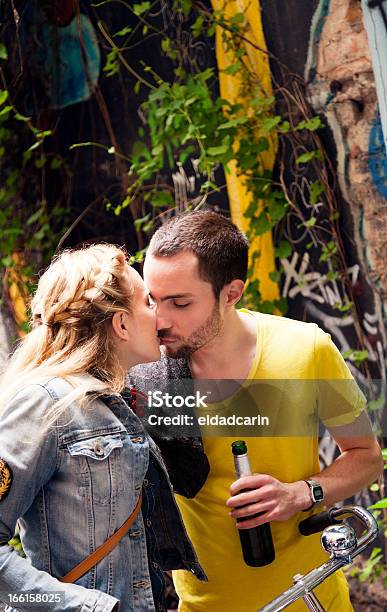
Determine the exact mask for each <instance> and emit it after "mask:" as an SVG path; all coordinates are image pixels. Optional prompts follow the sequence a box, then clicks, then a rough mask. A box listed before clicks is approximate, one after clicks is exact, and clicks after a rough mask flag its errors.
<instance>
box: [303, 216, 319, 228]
mask: <svg viewBox="0 0 387 612" xmlns="http://www.w3.org/2000/svg"><path fill="white" fill-rule="evenodd" d="M316 221H317V219H316V217H311V218H310V219H308V220H307V221H305V223H304V224H303V225H305V227H313V226H314V225H316Z"/></svg>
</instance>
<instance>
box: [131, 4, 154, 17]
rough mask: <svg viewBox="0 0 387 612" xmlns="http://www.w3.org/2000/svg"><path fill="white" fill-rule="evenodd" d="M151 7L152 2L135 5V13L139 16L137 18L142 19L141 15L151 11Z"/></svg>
mask: <svg viewBox="0 0 387 612" xmlns="http://www.w3.org/2000/svg"><path fill="white" fill-rule="evenodd" d="M150 7H151V3H150V2H140V3H139V4H133V13H134V14H135V15H137V17H140V16H141V15H143V14H144V13H146V12H147V11H149V9H150Z"/></svg>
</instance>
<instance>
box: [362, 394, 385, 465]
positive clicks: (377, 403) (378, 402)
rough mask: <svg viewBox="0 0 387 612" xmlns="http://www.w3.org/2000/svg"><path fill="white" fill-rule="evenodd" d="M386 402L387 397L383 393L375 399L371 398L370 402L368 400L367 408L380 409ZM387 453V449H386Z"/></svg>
mask: <svg viewBox="0 0 387 612" xmlns="http://www.w3.org/2000/svg"><path fill="white" fill-rule="evenodd" d="M385 403H386V398H385V397H384V395H381V396H380V397H378V399H375V400H371V401H370V402H368V404H367V409H368V410H371V411H374V410H380V409H381V408H384V406H385ZM384 450H385V451H386V453H387V449H384Z"/></svg>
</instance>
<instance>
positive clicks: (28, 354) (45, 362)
mask: <svg viewBox="0 0 387 612" xmlns="http://www.w3.org/2000/svg"><path fill="white" fill-rule="evenodd" d="M127 271H128V263H127V257H126V254H125V252H124V251H123V250H122V249H119V248H117V247H115V246H113V245H109V244H96V245H93V246H88V247H84V248H81V249H77V250H66V251H64V252H62V253H61V254H60V255H58V256H57V257H55V258H54V260H53V261H52V263H51V265H50V266H49V268H48V269H47V270H46V271H45V272H44V274H43V275H42V276H41V278H40V279H39V283H38V287H37V290H36V293H35V295H34V297H33V299H32V302H31V327H32V330H31V331H30V333H29V334H27V335H26V336H25V337H24V338H23V339H22V340H21V342H20V344H19V346H18V348H17V349H16V351H15V352H14V354H13V356H12V357H11V359H10V362H9V365H8V367H7V368H6V370H5V372H4V375H3V377H2V381H1V386H0V398H1V399H0V402H1V406H0V407H4V406H5V405H6V403H7V401H8V400H9V399H10V398H11V397H12V396H13V395H15V393H16V392H17V391H18V390H20V389H22V388H23V387H25V386H27V385H28V384H30V383H33V382H37V381H42V380H45V379H48V378H51V377H55V376H59V377H62V378H65V379H66V380H68V381H69V382H70V383H71V384H72V386H73V387H74V392H72V393H70V394H69V396H67V397H66V398H65V400H64V401H60V402H58V403H57V404H56V405H55V407H54V410H53V411H52V413H51V414H50V415H48V421H49V422H50V423H53V422H54V421H55V420H56V418H57V416H58V415H59V413H60V412H62V411H63V410H64V409H65V408H66V407H67V406H68V405H69V404H70V403H71V402H72V401H74V400H77V401H80V402H81V403H82V402H83V401H84V400H85V398H86V396H87V395H90V393H92V394H93V396H94V397H95V396H98V395H102V394H103V393H117V392H119V391H121V390H122V388H123V387H124V385H125V376H126V372H125V371H124V370H123V368H122V367H121V366H120V364H119V361H118V359H117V357H116V355H115V352H114V350H113V346H112V335H111V329H109V327H110V326H109V325H108V324H107V322H108V321H110V319H111V318H112V316H113V314H114V313H115V312H117V311H125V312H127V313H128V314H131V312H132V298H133V293H134V289H133V286H132V285H131V283H130V280H128V275H127ZM80 374H89V376H86V377H83V378H82V383H81V384H80V380H81V379H80V378H79V375H80ZM45 420H46V419H45ZM48 421H47V422H48Z"/></svg>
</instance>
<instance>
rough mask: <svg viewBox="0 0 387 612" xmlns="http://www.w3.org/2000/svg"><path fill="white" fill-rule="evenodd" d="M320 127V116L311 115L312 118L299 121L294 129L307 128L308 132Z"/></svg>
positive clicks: (321, 125)
mask: <svg viewBox="0 0 387 612" xmlns="http://www.w3.org/2000/svg"><path fill="white" fill-rule="evenodd" d="M320 127H323V124H322V123H321V119H320V117H312V119H309V120H308V121H300V123H299V124H298V125H297V126H296V130H309V131H310V132H315V131H316V130H318V129H319V128H320Z"/></svg>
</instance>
